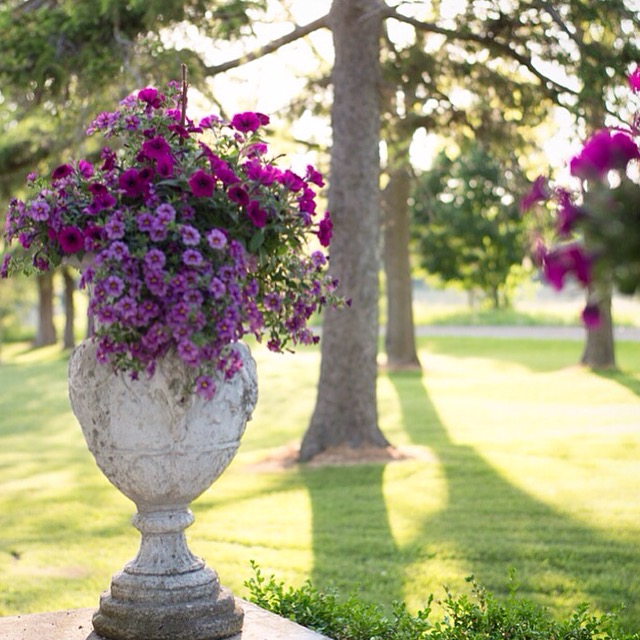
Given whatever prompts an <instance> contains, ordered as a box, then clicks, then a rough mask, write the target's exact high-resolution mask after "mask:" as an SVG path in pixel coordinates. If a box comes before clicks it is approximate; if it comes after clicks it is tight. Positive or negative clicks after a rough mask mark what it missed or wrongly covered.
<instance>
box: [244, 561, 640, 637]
mask: <svg viewBox="0 0 640 640" xmlns="http://www.w3.org/2000/svg"><path fill="white" fill-rule="evenodd" d="M251 566H252V568H253V571H254V576H253V577H252V578H250V579H249V580H247V581H246V582H245V586H246V587H247V588H248V590H249V594H250V597H249V599H250V600H251V602H253V603H254V604H256V605H258V606H260V607H262V608H263V609H266V610H268V611H271V612H272V613H275V614H277V615H280V616H282V617H284V618H288V619H289V620H293V621H294V622H297V623H298V624H301V625H303V626H305V627H307V628H309V629H313V630H314V631H317V632H318V633H322V634H324V635H326V636H328V637H329V638H332V639H333V640H640V634H638V633H634V634H628V633H626V632H624V631H623V630H622V629H621V627H620V625H619V622H618V619H617V616H616V614H615V613H607V614H604V615H602V616H596V615H592V614H590V613H589V606H588V605H587V604H583V605H581V606H579V607H577V608H576V609H575V611H574V612H573V613H572V614H571V615H570V616H569V618H568V619H567V620H555V619H554V618H553V617H552V616H551V614H550V612H549V611H548V610H547V609H546V608H544V607H542V606H540V605H538V604H536V603H534V602H531V601H529V600H526V599H523V598H520V597H518V595H517V585H516V583H515V580H514V576H513V575H512V576H511V578H510V580H509V584H508V586H509V594H510V595H509V597H508V598H507V600H506V602H504V603H502V602H498V601H497V600H496V598H495V597H494V596H493V594H491V593H489V592H488V591H486V590H485V589H483V588H482V587H480V586H478V584H477V583H476V581H475V580H474V578H473V576H471V577H469V578H467V581H468V582H469V583H470V584H471V587H472V590H471V596H468V595H466V594H462V595H458V596H455V595H453V594H452V593H451V592H450V591H449V590H447V589H445V597H444V598H443V599H442V601H440V602H439V604H440V605H441V606H442V609H443V611H444V615H443V616H442V618H441V619H439V620H436V621H433V620H432V613H433V612H432V608H431V604H432V603H433V602H434V597H433V595H431V596H429V598H428V600H427V606H426V607H425V608H424V609H421V610H419V611H418V612H417V613H415V614H411V613H410V612H409V611H407V608H406V606H405V605H404V604H403V603H399V602H394V603H393V605H392V607H391V613H390V614H389V613H386V612H385V611H384V609H383V608H382V607H381V606H378V605H374V604H367V603H365V602H363V601H362V600H360V599H359V598H358V596H357V595H356V594H351V595H350V596H348V597H346V598H343V597H341V596H340V594H338V593H337V592H336V591H335V590H328V591H320V590H318V589H316V588H315V587H314V586H313V585H312V584H311V582H309V581H307V582H306V583H305V584H304V585H303V586H302V587H299V588H294V587H285V585H284V584H283V583H282V582H278V581H276V579H275V577H274V576H270V577H268V578H266V577H265V576H264V575H263V574H262V572H261V571H260V569H259V568H258V567H257V565H256V564H255V563H253V562H252V563H251Z"/></svg>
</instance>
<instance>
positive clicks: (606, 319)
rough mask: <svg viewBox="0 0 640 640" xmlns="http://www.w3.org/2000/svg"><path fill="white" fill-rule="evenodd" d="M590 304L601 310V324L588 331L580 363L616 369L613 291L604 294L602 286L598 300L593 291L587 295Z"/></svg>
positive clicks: (597, 367) (599, 367)
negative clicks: (612, 308)
mask: <svg viewBox="0 0 640 640" xmlns="http://www.w3.org/2000/svg"><path fill="white" fill-rule="evenodd" d="M587 302H588V303H594V302H595V303H597V305H598V309H599V310H600V324H599V326H598V327H596V328H594V329H590V328H589V329H587V340H586V342H585V346H584V351H583V352H582V357H581V358H580V363H581V364H583V365H585V366H587V367H591V368H592V369H612V368H613V369H615V367H616V357H615V347H614V341H613V320H612V318H611V289H609V290H608V291H607V293H606V295H604V296H603V294H602V286H601V287H599V290H598V298H597V300H596V298H595V297H594V296H593V294H592V293H591V291H589V293H588V294H587Z"/></svg>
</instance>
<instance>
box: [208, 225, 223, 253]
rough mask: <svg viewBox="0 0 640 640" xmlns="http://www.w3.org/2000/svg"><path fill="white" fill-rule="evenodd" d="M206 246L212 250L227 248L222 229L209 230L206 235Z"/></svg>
mask: <svg viewBox="0 0 640 640" xmlns="http://www.w3.org/2000/svg"><path fill="white" fill-rule="evenodd" d="M207 244H208V245H209V246H210V247H211V248H212V249H218V250H221V249H224V248H225V247H226V246H227V235H226V234H225V232H224V231H223V230H222V229H211V231H209V232H208V233H207Z"/></svg>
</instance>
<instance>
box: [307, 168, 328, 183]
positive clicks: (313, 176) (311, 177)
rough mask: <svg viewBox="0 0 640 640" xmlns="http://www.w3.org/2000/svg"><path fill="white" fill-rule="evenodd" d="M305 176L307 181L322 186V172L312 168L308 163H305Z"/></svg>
mask: <svg viewBox="0 0 640 640" xmlns="http://www.w3.org/2000/svg"><path fill="white" fill-rule="evenodd" d="M306 178H307V180H308V181H309V182H312V183H313V184H315V185H316V186H318V187H324V180H323V178H322V174H321V173H320V172H319V171H317V170H316V169H314V168H313V167H312V166H311V165H310V164H308V165H307V173H306Z"/></svg>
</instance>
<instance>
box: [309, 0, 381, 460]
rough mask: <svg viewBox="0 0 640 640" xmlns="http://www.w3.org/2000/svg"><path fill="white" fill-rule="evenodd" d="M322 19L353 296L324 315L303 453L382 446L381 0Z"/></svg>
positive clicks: (337, 231) (345, 278)
mask: <svg viewBox="0 0 640 640" xmlns="http://www.w3.org/2000/svg"><path fill="white" fill-rule="evenodd" d="M329 26H330V28H331V30H332V34H333V43H334V48H335V62H334V67H333V74H332V81H333V91H334V98H333V106H332V110H331V121H332V130H333V146H332V150H331V169H330V182H329V210H330V211H331V215H332V219H333V223H334V227H333V231H334V236H333V241H332V245H331V262H330V264H331V272H332V273H333V275H335V276H336V277H337V278H339V280H340V283H341V289H340V290H341V292H342V294H343V295H344V296H346V297H347V298H350V299H351V301H352V304H351V306H350V307H348V308H345V309H343V310H337V311H329V312H328V313H327V314H326V315H325V316H324V319H323V329H322V341H321V344H322V363H321V367H320V380H319V384H318V395H317V399H316V406H315V409H314V412H313V416H312V418H311V422H310V424H309V427H308V429H307V431H306V433H305V434H304V438H303V440H302V445H301V448H300V456H299V457H300V460H301V461H307V460H310V459H311V458H312V457H314V456H315V455H317V454H318V453H320V452H322V451H324V450H326V449H328V448H331V447H338V446H348V447H351V448H364V447H370V446H374V447H385V446H387V445H388V442H387V440H386V438H385V437H384V435H383V434H382V432H381V431H380V429H379V427H378V413H377V395H376V378H377V359H376V356H377V342H378V272H379V248H378V243H379V236H380V211H379V210H380V185H379V173H380V159H379V152H378V145H379V140H380V97H379V75H380V62H379V56H380V37H381V30H382V5H381V4H380V3H379V2H378V1H377V0H334V2H333V4H332V7H331V11H330V13H329Z"/></svg>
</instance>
